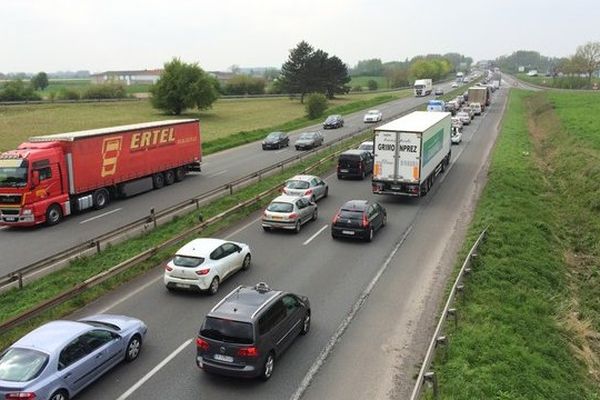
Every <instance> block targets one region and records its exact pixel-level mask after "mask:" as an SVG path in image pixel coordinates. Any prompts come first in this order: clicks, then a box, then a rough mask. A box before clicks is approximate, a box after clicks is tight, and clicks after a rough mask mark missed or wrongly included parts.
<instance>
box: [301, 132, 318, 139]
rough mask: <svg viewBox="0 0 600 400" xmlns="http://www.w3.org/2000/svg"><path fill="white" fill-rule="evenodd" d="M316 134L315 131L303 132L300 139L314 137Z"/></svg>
mask: <svg viewBox="0 0 600 400" xmlns="http://www.w3.org/2000/svg"><path fill="white" fill-rule="evenodd" d="M315 136H316V135H315V134H314V133H303V134H302V135H300V138H299V139H313V138H314V137H315Z"/></svg>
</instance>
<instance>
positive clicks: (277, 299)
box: [196, 282, 311, 380]
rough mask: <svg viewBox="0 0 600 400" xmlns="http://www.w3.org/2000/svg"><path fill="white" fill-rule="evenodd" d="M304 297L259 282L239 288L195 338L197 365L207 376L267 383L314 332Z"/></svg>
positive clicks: (213, 311) (214, 309)
mask: <svg viewBox="0 0 600 400" xmlns="http://www.w3.org/2000/svg"><path fill="white" fill-rule="evenodd" d="M310 316H311V311H310V303H309V301H308V298H307V297H305V296H298V295H296V294H292V293H288V292H283V291H280V290H272V289H271V288H269V286H268V285H267V284H266V283H264V282H260V283H258V284H257V285H256V286H254V287H247V286H239V287H238V288H237V289H235V290H233V291H232V292H231V293H229V294H228V295H227V296H225V298H224V299H223V300H221V301H220V302H219V303H218V304H217V305H216V306H214V307H213V309H212V310H210V312H209V313H208V315H207V316H206V318H205V319H204V323H203V324H202V328H201V329H200V332H199V334H198V337H197V338H196V348H197V352H196V365H198V367H200V368H202V369H203V370H204V371H205V372H214V373H218V374H222V375H228V376H234V377H246V378H256V377H258V378H261V379H263V380H267V379H269V378H270V377H271V375H272V374H273V370H274V367H275V360H277V359H278V358H279V357H280V356H281V355H282V354H283V352H284V351H285V350H286V349H287V348H288V346H289V345H291V344H292V343H293V341H294V339H295V338H296V337H297V336H298V335H306V334H307V333H308V331H309V330H310Z"/></svg>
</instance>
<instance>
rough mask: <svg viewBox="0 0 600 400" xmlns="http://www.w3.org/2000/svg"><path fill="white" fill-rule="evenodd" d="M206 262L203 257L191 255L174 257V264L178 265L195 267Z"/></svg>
mask: <svg viewBox="0 0 600 400" xmlns="http://www.w3.org/2000/svg"><path fill="white" fill-rule="evenodd" d="M203 262H204V258H202V257H191V256H179V255H176V256H175V258H173V264H175V265H176V266H178V267H186V268H194V267H197V266H198V265H200V264H202V263H203Z"/></svg>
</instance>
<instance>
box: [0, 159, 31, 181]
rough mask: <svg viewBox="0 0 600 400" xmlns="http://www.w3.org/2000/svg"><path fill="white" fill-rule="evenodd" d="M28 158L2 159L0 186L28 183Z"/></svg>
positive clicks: (0, 162)
mask: <svg viewBox="0 0 600 400" xmlns="http://www.w3.org/2000/svg"><path fill="white" fill-rule="evenodd" d="M27 164H28V163H27V160H21V159H17V160H12V159H7V160H0V187H22V186H25V185H27Z"/></svg>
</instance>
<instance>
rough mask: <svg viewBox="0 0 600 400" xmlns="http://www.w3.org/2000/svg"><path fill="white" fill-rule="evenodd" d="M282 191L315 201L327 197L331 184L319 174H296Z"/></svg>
mask: <svg viewBox="0 0 600 400" xmlns="http://www.w3.org/2000/svg"><path fill="white" fill-rule="evenodd" d="M282 191H283V193H285V194H287V195H290V196H301V197H304V198H306V199H308V200H310V201H313V202H314V201H317V200H318V199H322V198H324V197H327V195H328V194H329V186H328V185H327V183H325V181H324V180H323V179H321V178H319V177H318V176H314V175H296V176H294V177H293V178H291V179H288V180H287V181H286V182H285V185H283V189H282Z"/></svg>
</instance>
